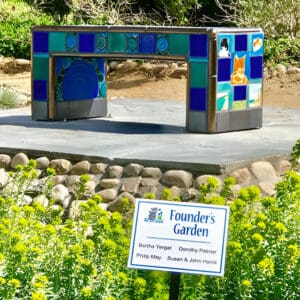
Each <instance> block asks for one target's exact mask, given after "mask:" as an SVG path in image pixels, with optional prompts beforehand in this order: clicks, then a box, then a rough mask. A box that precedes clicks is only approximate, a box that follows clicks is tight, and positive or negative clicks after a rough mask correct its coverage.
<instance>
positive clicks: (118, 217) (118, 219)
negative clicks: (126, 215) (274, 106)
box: [111, 211, 123, 223]
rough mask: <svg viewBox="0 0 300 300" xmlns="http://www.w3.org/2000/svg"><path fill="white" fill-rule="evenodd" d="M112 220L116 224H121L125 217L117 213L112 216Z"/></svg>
mask: <svg viewBox="0 0 300 300" xmlns="http://www.w3.org/2000/svg"><path fill="white" fill-rule="evenodd" d="M111 220H112V221H114V222H116V223H121V222H122V220H123V217H122V215H121V214H120V213H119V212H117V211H115V212H113V213H112V214H111Z"/></svg>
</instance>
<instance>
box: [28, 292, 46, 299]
mask: <svg viewBox="0 0 300 300" xmlns="http://www.w3.org/2000/svg"><path fill="white" fill-rule="evenodd" d="M31 299H32V300H46V299H47V298H46V295H45V294H42V293H36V292H33V293H32V295H31Z"/></svg>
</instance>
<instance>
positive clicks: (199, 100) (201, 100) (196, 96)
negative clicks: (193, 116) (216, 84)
mask: <svg viewBox="0 0 300 300" xmlns="http://www.w3.org/2000/svg"><path fill="white" fill-rule="evenodd" d="M190 109H191V110H198V111H206V88H190Z"/></svg>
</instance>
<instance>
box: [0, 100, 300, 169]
mask: <svg viewBox="0 0 300 300" xmlns="http://www.w3.org/2000/svg"><path fill="white" fill-rule="evenodd" d="M185 109H186V108H185V103H184V102H181V101H154V100H136V99H115V100H111V101H110V102H109V116H108V117H106V118H95V119H85V120H72V121H68V120H66V121H63V122H45V121H33V120H32V119H31V112H30V107H23V108H18V109H12V110H1V111H0V137H1V138H0V153H16V152H19V151H23V152H25V153H32V155H35V156H37V155H42V154H47V155H48V156H49V157H51V155H52V157H53V156H54V155H55V156H64V157H69V158H70V159H74V160H76V159H77V158H78V159H79V157H86V158H87V159H90V160H91V161H95V160H97V161H103V162H109V163H110V164H114V163H115V164H121V165H124V164H127V163H129V162H137V163H142V164H143V165H145V166H157V167H161V168H163V169H178V168H182V169H186V170H190V171H192V172H193V173H195V174H196V173H197V174H198V173H199V174H205V173H206V174H223V173H227V172H229V171H231V170H232V169H234V168H236V167H238V166H242V165H245V164H247V162H249V161H255V160H260V159H267V160H270V159H272V158H277V157H287V156H288V155H289V154H290V153H291V149H292V147H293V146H294V145H295V143H296V141H297V139H299V138H300V109H294V110H291V109H285V108H278V107H276V108H275V107H274V108H272V107H265V108H264V116H263V128H261V129H253V130H245V131H236V132H227V133H218V134H199V133H189V132H186V131H185Z"/></svg>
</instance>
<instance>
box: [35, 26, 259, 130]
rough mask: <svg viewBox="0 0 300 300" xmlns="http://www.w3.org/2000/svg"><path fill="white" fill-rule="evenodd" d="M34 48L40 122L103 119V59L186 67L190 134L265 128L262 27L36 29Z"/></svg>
mask: <svg viewBox="0 0 300 300" xmlns="http://www.w3.org/2000/svg"><path fill="white" fill-rule="evenodd" d="M32 43H33V45H32V54H31V55H32V65H33V68H32V118H33V119H35V120H63V119H78V118H92V117H103V116H106V115H107V105H108V104H107V99H106V81H105V70H106V69H105V61H106V59H112V58H126V59H131V58H132V59H161V60H164V59H167V60H176V61H181V60H182V61H186V62H187V65H188V79H187V92H186V129H187V130H188V131H191V132H200V133H201V132H202V133H214V132H227V131H233V130H243V129H250V128H259V127H261V126H262V81H263V49H264V44H263V43H264V35H263V32H262V31H261V29H259V28H246V29H238V28H196V27H149V26H35V27H33V28H32ZM174 88H176V87H175V86H174ZM162 109H163V108H162Z"/></svg>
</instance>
